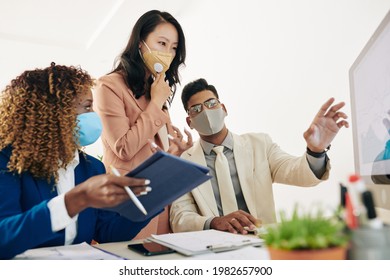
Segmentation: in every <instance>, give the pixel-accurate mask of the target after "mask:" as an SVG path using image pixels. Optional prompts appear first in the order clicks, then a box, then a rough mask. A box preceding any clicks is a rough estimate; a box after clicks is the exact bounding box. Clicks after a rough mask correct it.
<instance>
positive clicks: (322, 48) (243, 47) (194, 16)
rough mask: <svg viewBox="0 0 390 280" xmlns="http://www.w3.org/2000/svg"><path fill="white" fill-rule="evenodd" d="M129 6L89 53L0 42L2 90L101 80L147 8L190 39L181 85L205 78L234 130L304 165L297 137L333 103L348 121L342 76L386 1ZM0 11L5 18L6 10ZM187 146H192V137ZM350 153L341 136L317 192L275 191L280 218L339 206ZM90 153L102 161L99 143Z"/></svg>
mask: <svg viewBox="0 0 390 280" xmlns="http://www.w3.org/2000/svg"><path fill="white" fill-rule="evenodd" d="M90 1H91V3H94V1H93V0H90ZM4 2H5V1H4ZM129 2H132V4H133V7H134V9H119V11H118V12H117V14H116V16H115V17H114V18H113V19H112V21H111V22H110V23H109V24H108V25H107V26H106V29H104V30H103V31H102V33H101V36H100V37H99V38H97V39H96V41H95V42H94V44H93V45H92V46H91V47H90V48H89V49H87V50H86V49H77V48H69V47H61V46H50V45H49V46H44V45H42V44H36V43H33V44H30V43H28V42H23V41H22V42H21V41H15V40H9V39H3V40H0V61H1V63H0V86H1V87H3V86H4V85H5V84H6V83H7V82H8V81H9V80H10V79H11V78H13V77H14V76H16V75H17V74H19V73H20V72H21V71H23V70H24V69H29V68H35V67H43V66H47V65H48V64H49V62H50V61H56V62H57V63H65V64H80V65H81V66H82V67H83V68H85V69H87V70H88V71H89V72H90V73H91V74H92V75H94V76H95V77H98V76H100V75H103V74H104V73H106V72H108V71H109V70H110V69H111V67H112V63H113V60H114V57H115V56H116V55H117V54H118V53H119V52H120V50H121V49H122V48H123V47H124V46H125V43H126V41H127V39H128V36H129V34H130V28H131V26H132V24H134V22H135V20H136V19H137V18H138V17H139V16H140V15H141V14H142V13H143V12H145V11H147V10H149V9H152V8H156V9H160V10H166V11H168V12H171V13H172V14H173V15H174V16H175V17H176V18H177V19H178V20H179V21H180V23H181V24H182V26H183V29H184V32H185V34H186V40H187V46H188V48H187V61H186V64H187V67H186V68H184V69H183V71H182V72H181V73H182V85H185V84H186V83H187V82H189V81H192V80H194V79H197V78H199V77H204V78H206V79H207V80H208V81H209V82H210V83H212V84H214V85H215V86H216V87H217V89H218V91H219V93H220V97H221V100H222V102H223V103H224V104H225V106H226V107H227V109H228V113H229V115H228V117H227V119H226V122H227V125H228V127H229V129H230V130H232V131H234V132H236V133H245V132H267V133H269V134H270V135H271V137H272V138H273V140H274V141H275V142H277V143H278V144H279V145H280V146H281V148H282V149H284V150H285V151H287V152H290V153H291V154H294V155H301V154H302V153H304V152H305V142H304V139H303V136H302V134H303V132H304V131H305V130H306V129H307V127H308V126H309V124H310V122H311V120H312V118H313V117H314V115H315V113H316V112H317V110H318V109H319V108H320V106H321V105H322V103H324V102H325V101H326V100H327V99H328V98H329V97H331V96H333V97H335V98H336V101H346V102H347V106H346V108H345V110H344V111H345V112H346V113H347V114H348V115H350V107H349V104H350V102H349V84H348V69H349V67H350V66H351V65H352V63H353V61H354V59H355V58H356V57H357V56H358V54H359V52H360V51H361V49H362V48H363V46H364V45H365V43H366V42H367V40H368V39H369V38H370V36H371V35H372V33H373V32H374V30H375V29H376V27H377V26H378V24H379V23H380V21H381V20H382V19H383V17H384V16H385V14H386V13H387V11H388V10H389V9H390V1H388V0H316V1H313V0H312V1H310V0H296V1H289V0H274V1H264V0H262V1H259V0H240V1H232V0H224V1H222V0H214V1H207V0H191V1H189V0H187V1H180V0H179V1H170V0H166V1H157V0H156V1H143V2H146V3H143V2H142V1H125V3H124V4H123V5H127V4H128V3H129ZM127 6H130V7H131V5H127ZM1 8H2V9H4V8H6V6H4V3H3V1H2V2H1ZM3 11H4V10H3ZM129 14H131V17H130V16H129ZM37 17H39V15H37ZM85 21H86V22H87V21H88V12H87V11H86V17H85ZM0 22H1V21H0ZM17 24H28V23H26V22H23V20H20V21H18V23H17ZM125 26H127V27H128V29H126V28H125ZM59 36H61V35H60V34H59ZM0 38H1V37H0ZM180 93H181V88H180V87H179V89H178V92H177V94H178V95H177V97H176V99H175V101H174V103H173V106H172V108H171V115H172V120H173V123H174V124H175V125H177V126H178V127H180V128H183V127H184V126H185V113H184V110H183V108H182V104H181V100H180ZM193 136H194V137H195V138H198V136H197V135H196V134H195V132H194V133H193ZM352 145H353V144H352V130H351V129H342V131H340V134H339V135H338V136H337V138H336V139H335V141H334V142H333V143H332V148H331V151H330V152H329V156H330V158H331V162H332V170H331V176H330V179H329V180H328V181H326V182H324V183H322V184H320V185H319V186H318V187H316V188H311V189H301V188H295V187H286V186H282V185H275V199H276V205H277V209H278V210H279V209H286V210H291V209H292V207H293V206H294V203H295V202H299V203H300V204H302V205H303V206H304V207H309V206H310V205H312V204H317V203H322V204H324V205H326V206H335V205H336V204H337V203H338V199H339V196H338V195H339V191H338V190H339V188H338V184H339V182H340V181H344V180H345V178H346V177H347V175H349V174H350V173H352V172H353V171H354V165H353V147H352ZM88 151H90V152H91V153H92V154H101V146H100V143H98V144H95V145H93V146H91V147H89V148H88Z"/></svg>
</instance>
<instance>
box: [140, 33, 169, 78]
mask: <svg viewBox="0 0 390 280" xmlns="http://www.w3.org/2000/svg"><path fill="white" fill-rule="evenodd" d="M142 43H143V44H144V45H145V47H146V48H147V49H148V51H149V53H151V54H152V55H153V53H152V50H151V49H150V48H149V46H148V45H147V44H146V43H145V41H144V40H142ZM138 50H139V52H140V54H141V50H140V49H138ZM141 57H142V60H143V61H144V63H145V60H144V58H143V56H142V55H141ZM156 58H157V57H156ZM157 59H158V58H157ZM145 64H146V63H145ZM153 69H154V71H156V73H161V72H162V71H163V70H164V67H163V65H162V64H161V63H160V62H156V63H155V64H154V65H153Z"/></svg>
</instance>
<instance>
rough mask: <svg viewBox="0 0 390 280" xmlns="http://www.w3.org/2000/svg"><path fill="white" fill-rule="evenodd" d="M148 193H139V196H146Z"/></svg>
mask: <svg viewBox="0 0 390 280" xmlns="http://www.w3.org/2000/svg"><path fill="white" fill-rule="evenodd" d="M147 194H148V192H140V193H139V195H147Z"/></svg>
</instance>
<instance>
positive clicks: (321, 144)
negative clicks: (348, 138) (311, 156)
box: [303, 97, 349, 153]
mask: <svg viewBox="0 0 390 280" xmlns="http://www.w3.org/2000/svg"><path fill="white" fill-rule="evenodd" d="M333 102H334V98H333V97H332V98H330V99H329V100H328V101H327V102H326V103H325V104H324V105H322V106H321V109H320V110H319V111H318V113H317V115H316V116H315V117H314V120H313V122H312V123H311V125H310V127H309V129H308V130H306V131H305V133H303V137H304V138H305V140H306V144H307V147H308V148H309V149H310V150H311V151H313V152H315V153H321V152H323V151H324V150H325V149H326V148H327V147H328V146H329V145H330V143H331V142H332V140H333V139H334V138H335V136H336V135H337V133H338V132H339V130H340V129H341V128H342V127H343V126H344V127H347V128H348V127H349V123H348V122H347V121H346V120H345V119H347V118H348V116H347V115H346V114H345V113H343V112H341V111H339V110H340V109H341V108H343V107H344V105H345V103H344V102H340V103H338V104H335V105H333V106H332V107H331V105H332V104H333Z"/></svg>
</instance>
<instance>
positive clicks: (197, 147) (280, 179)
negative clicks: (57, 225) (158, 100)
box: [170, 79, 349, 234]
mask: <svg viewBox="0 0 390 280" xmlns="http://www.w3.org/2000/svg"><path fill="white" fill-rule="evenodd" d="M182 102H183V105H184V108H185V110H186V111H187V113H188V116H187V123H188V125H189V126H190V127H191V128H194V129H196V130H197V131H198V133H199V136H200V140H199V141H197V142H196V143H195V144H194V146H193V147H192V148H190V149H189V150H187V151H186V152H184V153H183V154H182V157H183V158H185V159H187V160H190V161H192V162H196V163H199V164H202V165H205V166H206V165H207V166H208V167H209V168H210V175H211V176H212V179H211V180H210V181H208V182H206V183H204V184H202V185H200V186H199V187H198V188H196V189H194V190H193V191H192V192H190V193H187V194H186V195H184V196H182V197H181V198H179V199H178V200H176V201H175V202H174V203H173V204H172V207H171V210H170V222H171V227H172V230H173V231H174V232H182V231H196V230H203V229H217V230H222V231H229V232H233V233H237V232H240V233H243V234H245V233H247V229H246V228H244V227H248V228H249V229H252V228H254V227H255V223H256V221H257V220H261V221H262V222H263V223H264V224H268V223H274V222H276V215H275V205H274V198H273V192H272V183H274V182H277V183H281V184H288V185H295V186H302V187H309V186H314V185H317V184H318V183H320V182H321V181H323V180H326V179H327V178H328V176H329V170H330V165H329V161H328V157H327V155H326V150H327V149H328V148H329V146H330V143H331V141H332V140H333V139H334V137H335V136H336V135H337V133H338V131H339V130H340V129H341V127H343V126H344V127H348V126H349V124H348V122H347V121H346V120H345V119H346V118H347V116H346V114H344V113H343V112H340V111H339V110H340V109H341V108H342V107H343V106H344V105H345V103H344V102H341V103H338V104H335V105H333V106H332V104H333V102H334V99H333V98H331V99H329V100H328V101H327V102H326V103H325V104H324V105H323V106H322V107H321V109H320V110H319V112H318V113H317V115H316V116H315V118H314V120H313V122H312V124H311V125H310V127H309V129H308V130H307V131H306V132H305V133H304V138H305V140H306V143H307V151H306V153H304V154H303V155H302V156H300V157H295V156H291V155H289V154H287V153H285V152H284V151H282V150H281V149H280V148H279V146H278V145H277V144H275V143H274V142H272V140H271V138H270V137H269V136H268V135H267V134H264V133H247V134H243V135H236V134H234V133H232V132H230V131H229V130H228V129H227V128H226V126H225V123H224V118H225V116H226V115H227V110H226V108H225V106H224V104H222V103H220V101H219V96H218V93H217V90H216V89H215V87H214V86H212V85H209V84H208V83H207V81H206V80H204V79H199V80H196V81H194V82H191V83H189V84H188V85H186V86H185V87H184V89H183V93H182ZM216 146H223V148H222V149H223V155H225V157H226V159H227V163H228V164H226V166H227V165H228V167H227V168H226V169H228V170H229V171H228V172H230V174H228V175H226V173H225V175H224V176H225V177H230V178H228V179H230V180H228V181H227V180H226V178H223V177H222V175H220V173H218V170H217V168H216V166H217V164H218V163H217V162H218V156H217V152H218V151H217V150H218V148H215V147H216ZM225 161H226V160H225ZM229 192H230V193H231V194H230V196H231V197H230V198H229V197H228V198H225V197H226V196H229V195H226V194H227V193H229ZM229 199H230V202H224V201H228V200H229ZM228 204H229V205H228Z"/></svg>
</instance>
